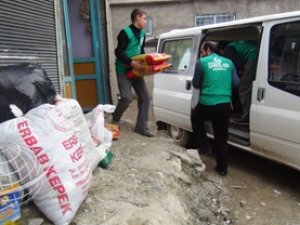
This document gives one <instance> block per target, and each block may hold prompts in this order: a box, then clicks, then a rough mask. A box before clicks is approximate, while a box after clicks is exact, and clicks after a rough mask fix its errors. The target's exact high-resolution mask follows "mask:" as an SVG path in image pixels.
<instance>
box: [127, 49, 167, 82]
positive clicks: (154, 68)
mask: <svg viewBox="0 0 300 225" xmlns="http://www.w3.org/2000/svg"><path fill="white" fill-rule="evenodd" d="M170 58H171V56H170V55H168V54H165V53H148V54H142V55H137V56H134V57H132V58H131V59H132V60H134V61H138V62H139V63H140V64H141V66H142V71H138V70H135V69H132V70H130V71H129V72H127V74H126V77H127V79H133V78H137V77H144V76H149V75H154V74H156V73H159V72H162V71H164V70H166V69H168V68H169V67H170V66H171V64H170V63H169V62H168V60H169V59H170Z"/></svg>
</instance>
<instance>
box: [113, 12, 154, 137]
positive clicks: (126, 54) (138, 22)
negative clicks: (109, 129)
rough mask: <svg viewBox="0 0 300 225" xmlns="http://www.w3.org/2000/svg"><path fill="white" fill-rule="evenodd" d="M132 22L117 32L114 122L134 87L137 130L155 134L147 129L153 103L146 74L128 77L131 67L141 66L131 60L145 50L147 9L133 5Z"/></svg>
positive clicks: (150, 134)
mask: <svg viewBox="0 0 300 225" xmlns="http://www.w3.org/2000/svg"><path fill="white" fill-rule="evenodd" d="M131 21H132V24H131V25H130V26H128V27H125V28H124V29H122V30H121V31H120V33H119V34H118V46H117V48H116V50H115V54H116V63H115V64H116V73H117V80H118V87H119V92H120V99H119V101H118V104H117V107H116V110H115V112H114V113H113V118H112V123H115V124H118V123H119V121H120V119H121V117H122V115H123V113H124V112H125V111H126V109H127V108H128V106H129V104H130V103H131V101H132V88H133V89H134V91H135V92H136V94H137V97H138V116H137V120H136V125H135V130H134V131H135V132H136V133H139V134H141V135H144V136H147V137H153V136H154V134H152V133H151V132H150V131H149V129H148V125H147V122H148V113H149V106H150V99H149V94H148V91H147V88H146V83H145V80H144V78H134V79H130V80H129V79H127V78H126V73H127V72H128V71H129V70H131V69H132V68H133V69H135V70H138V71H140V70H142V66H141V65H140V63H139V62H138V61H134V60H131V58H132V57H133V56H136V55H140V54H144V53H145V51H144V46H145V39H146V37H145V32H144V30H143V29H144V27H145V26H146V23H147V14H146V12H144V11H142V10H140V9H134V10H133V11H132V12H131Z"/></svg>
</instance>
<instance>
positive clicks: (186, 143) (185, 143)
mask: <svg viewBox="0 0 300 225" xmlns="http://www.w3.org/2000/svg"><path fill="white" fill-rule="evenodd" d="M168 133H169V135H170V137H171V138H172V139H173V141H174V142H175V143H176V144H178V145H180V146H181V147H184V148H188V147H190V146H191V144H192V143H193V134H192V133H191V132H189V131H186V130H183V129H181V128H179V127H176V126H173V125H168Z"/></svg>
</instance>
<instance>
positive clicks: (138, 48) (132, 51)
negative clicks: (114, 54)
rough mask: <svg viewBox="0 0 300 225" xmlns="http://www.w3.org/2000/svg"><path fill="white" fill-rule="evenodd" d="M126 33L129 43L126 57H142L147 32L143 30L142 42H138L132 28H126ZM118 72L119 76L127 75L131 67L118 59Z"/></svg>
mask: <svg viewBox="0 0 300 225" xmlns="http://www.w3.org/2000/svg"><path fill="white" fill-rule="evenodd" d="M124 31H125V33H126V35H127V37H128V40H129V43H128V45H127V48H126V49H125V52H124V53H125V55H126V56H127V57H128V58H131V57H133V56H136V55H140V54H141V52H142V45H143V43H144V38H145V32H144V30H141V34H140V40H138V39H137V38H136V37H135V35H134V33H133V32H132V30H131V28H130V27H125V28H124ZM115 64H116V72H117V74H118V75H120V74H126V73H127V72H128V71H129V70H130V69H131V67H130V66H128V65H125V64H124V63H123V62H121V61H120V60H119V59H116V63H115Z"/></svg>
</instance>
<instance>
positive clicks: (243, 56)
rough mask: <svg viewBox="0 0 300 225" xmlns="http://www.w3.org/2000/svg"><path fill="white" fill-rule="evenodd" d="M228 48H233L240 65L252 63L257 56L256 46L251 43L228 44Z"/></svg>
mask: <svg viewBox="0 0 300 225" xmlns="http://www.w3.org/2000/svg"><path fill="white" fill-rule="evenodd" d="M228 46H232V47H234V48H235V50H236V52H237V55H238V57H239V58H240V61H241V62H242V63H246V62H247V61H253V60H255V59H256V55H257V45H256V43H255V42H253V41H234V42H231V43H229V45H228Z"/></svg>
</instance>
